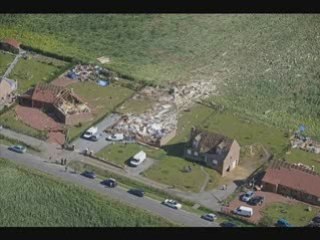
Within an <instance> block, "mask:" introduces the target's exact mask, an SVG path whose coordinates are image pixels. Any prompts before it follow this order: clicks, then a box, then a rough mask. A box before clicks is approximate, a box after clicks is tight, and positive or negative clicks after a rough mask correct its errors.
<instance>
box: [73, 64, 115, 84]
mask: <svg viewBox="0 0 320 240" xmlns="http://www.w3.org/2000/svg"><path fill="white" fill-rule="evenodd" d="M67 77H68V78H71V79H77V80H79V81H81V82H84V81H99V80H104V79H109V78H112V79H113V78H114V77H113V74H112V73H111V72H110V71H109V70H107V69H105V68H102V67H100V66H98V65H91V64H87V65H82V64H78V65H76V66H75V67H74V68H72V69H71V70H70V71H69V72H68V73H67Z"/></svg>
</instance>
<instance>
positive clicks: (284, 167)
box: [262, 161, 320, 205]
mask: <svg viewBox="0 0 320 240" xmlns="http://www.w3.org/2000/svg"><path fill="white" fill-rule="evenodd" d="M262 190H264V191H269V192H274V193H279V194H281V195H284V196H289V197H292V198H294V199H296V200H299V201H303V202H306V203H310V204H313V205H320V175H319V174H318V173H316V172H315V171H313V170H310V169H307V168H305V167H303V166H299V165H295V164H290V163H288V162H286V161H274V162H272V163H271V165H270V166H269V168H268V169H267V170H266V173H265V175H264V177H263V178H262Z"/></svg>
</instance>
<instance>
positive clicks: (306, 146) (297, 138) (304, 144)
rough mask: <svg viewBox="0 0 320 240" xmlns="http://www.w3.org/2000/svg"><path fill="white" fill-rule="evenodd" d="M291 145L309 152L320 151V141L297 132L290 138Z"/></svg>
mask: <svg viewBox="0 0 320 240" xmlns="http://www.w3.org/2000/svg"><path fill="white" fill-rule="evenodd" d="M290 143H291V147H292V148H298V149H301V150H304V151H307V152H312V153H316V154H319V153H320V143H319V142H316V141H314V140H312V139H311V138H310V137H305V136H302V135H300V134H297V133H295V134H294V135H293V136H292V137H291V139H290Z"/></svg>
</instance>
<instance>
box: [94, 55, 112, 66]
mask: <svg viewBox="0 0 320 240" xmlns="http://www.w3.org/2000/svg"><path fill="white" fill-rule="evenodd" d="M97 60H98V61H99V62H100V63H102V64H105V63H109V62H110V58H108V57H104V56H103V57H99V58H97Z"/></svg>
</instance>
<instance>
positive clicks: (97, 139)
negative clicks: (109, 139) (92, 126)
mask: <svg viewBox="0 0 320 240" xmlns="http://www.w3.org/2000/svg"><path fill="white" fill-rule="evenodd" d="M99 139H100V135H98V134H96V135H93V136H92V137H91V138H90V140H91V141H94V142H97V141H99Z"/></svg>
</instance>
